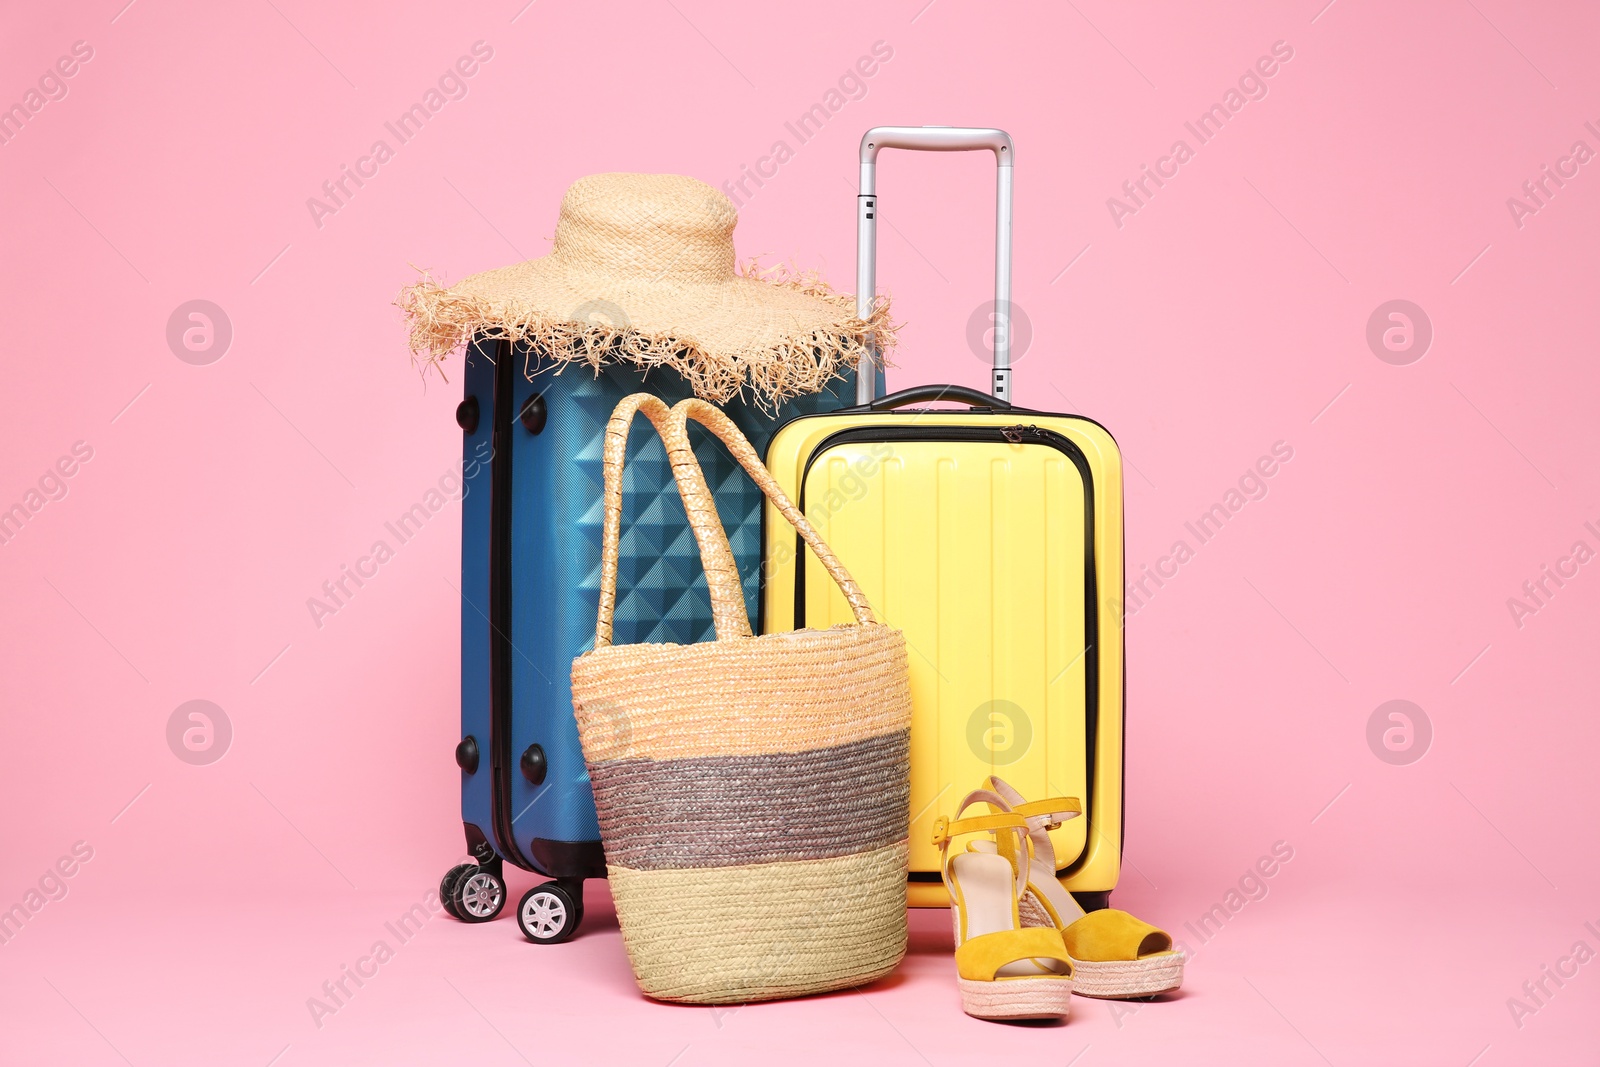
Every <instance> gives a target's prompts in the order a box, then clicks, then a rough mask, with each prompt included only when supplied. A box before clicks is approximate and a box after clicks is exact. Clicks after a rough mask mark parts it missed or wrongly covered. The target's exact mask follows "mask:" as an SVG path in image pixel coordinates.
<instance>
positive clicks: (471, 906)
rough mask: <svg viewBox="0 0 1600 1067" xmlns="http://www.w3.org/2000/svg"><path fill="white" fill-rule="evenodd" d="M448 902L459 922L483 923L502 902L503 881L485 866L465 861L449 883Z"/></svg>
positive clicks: (495, 911)
mask: <svg viewBox="0 0 1600 1067" xmlns="http://www.w3.org/2000/svg"><path fill="white" fill-rule="evenodd" d="M450 902H451V903H452V904H453V905H455V907H454V908H453V909H452V910H454V912H455V914H456V916H457V917H458V918H459V919H460V920H461V921H462V922H469V923H486V922H488V921H489V920H490V919H493V918H494V917H495V916H497V915H499V914H500V909H501V908H504V907H505V906H506V883H505V882H504V881H502V880H501V878H500V876H499V875H497V874H495V873H494V872H493V871H491V870H489V869H488V868H486V867H480V866H478V865H477V864H469V865H467V869H466V870H465V871H462V872H461V874H460V875H459V876H458V877H457V878H456V883H455V885H454V886H452V887H451V889H450Z"/></svg>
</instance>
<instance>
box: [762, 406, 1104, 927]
mask: <svg viewBox="0 0 1600 1067" xmlns="http://www.w3.org/2000/svg"><path fill="white" fill-rule="evenodd" d="M1008 431H1010V432H1011V433H1013V434H1014V435H1015V436H1017V438H1018V440H1017V441H1015V442H1013V441H1011V440H1007V439H1006V434H1007V432H1008ZM1037 431H1044V433H1042V434H1041V433H1038V432H1037ZM1052 438H1053V439H1052ZM1074 453H1075V455H1074ZM767 464H768V466H769V467H770V468H771V469H772V472H773V474H774V475H775V476H776V477H777V479H778V481H779V483H780V484H782V485H783V487H784V489H785V490H786V491H787V492H789V493H791V494H792V495H793V496H794V497H795V499H797V500H801V499H802V498H803V507H804V510H805V512H806V515H807V517H808V518H809V519H810V520H811V522H812V523H813V524H814V525H815V526H816V528H817V530H818V532H819V533H821V534H822V536H823V538H824V539H825V540H827V542H828V544H829V545H831V546H832V547H833V549H834V551H835V552H836V553H837V554H838V557H839V559H840V561H841V562H843V563H844V565H845V566H846V567H847V568H848V569H849V571H850V573H851V575H852V576H853V577H854V578H855V579H856V581H857V582H858V583H860V585H861V588H862V590H863V592H865V593H866V595H867V598H868V599H869V600H870V601H871V602H872V604H873V605H874V607H875V608H876V609H877V610H878V613H879V615H880V618H881V619H882V621H884V622H886V623H887V624H888V625H890V626H894V627H898V628H900V629H901V630H903V631H904V632H905V635H906V640H907V644H908V646H909V647H910V649H911V655H910V657H909V658H910V663H911V688H912V704H913V712H912V715H913V718H912V742H911V746H912V747H911V767H912V771H911V774H912V782H911V790H912V793H911V812H912V819H913V822H912V827H911V885H910V900H911V903H912V905H913V906H943V905H945V904H947V903H948V897H947V896H946V894H945V891H944V888H943V885H942V884H941V882H940V880H939V875H938V873H937V872H938V870H939V856H938V851H937V849H936V848H934V846H933V844H932V842H931V832H932V828H933V824H934V822H935V820H936V819H938V817H939V816H941V815H944V816H950V817H954V816H955V814H956V811H955V809H956V806H957V804H959V802H960V800H961V798H962V797H963V796H964V795H965V794H966V793H967V792H968V791H969V790H971V789H975V788H977V787H978V785H979V784H980V783H981V781H982V780H983V778H984V777H985V776H987V775H989V774H998V775H1000V776H1001V777H1002V778H1005V779H1006V780H1007V781H1008V782H1010V783H1011V784H1012V785H1014V786H1016V787H1017V788H1018V789H1020V790H1021V791H1022V793H1023V794H1024V795H1025V796H1028V797H1029V798H1030V799H1043V798H1045V797H1051V796H1062V795H1065V796H1076V797H1080V798H1081V799H1082V800H1083V805H1084V817H1082V818H1079V819H1075V820H1072V821H1069V822H1067V823H1064V824H1063V825H1062V826H1061V827H1060V828H1059V829H1057V830H1055V831H1053V832H1052V835H1051V836H1052V839H1053V842H1054V844H1055V848H1056V855H1057V859H1058V864H1059V872H1058V873H1059V874H1060V876H1061V879H1062V882H1063V884H1064V885H1065V886H1066V887H1067V888H1068V889H1069V890H1072V891H1074V892H1077V893H1080V894H1100V893H1105V892H1108V891H1109V890H1111V889H1112V888H1113V887H1114V886H1115V885H1116V881H1117V875H1118V871H1119V868H1120V865H1121V842H1122V822H1123V817H1122V816H1123V811H1122V800H1123V796H1122V792H1123V783H1122V742H1123V644H1122V638H1123V633H1122V620H1121V617H1120V611H1119V609H1118V604H1119V603H1120V596H1121V589H1122V582H1123V535H1122V460H1121V456H1120V453H1119V452H1118V449H1117V446H1116V443H1115V441H1113V440H1112V437H1111V435H1110V434H1109V433H1108V432H1106V430H1105V429H1104V428H1103V427H1101V426H1099V425H1098V424H1097V423H1094V422H1092V421H1090V420H1088V419H1083V418H1079V417H1076V416H1069V415H1052V414H1043V413H1036V412H1028V411H1024V410H1021V409H1009V410H1000V411H994V412H990V411H983V410H971V411H962V410H960V409H956V410H953V411H952V410H951V409H948V408H946V409H939V410H927V411H908V410H903V409H902V410H899V411H883V412H866V411H859V410H857V411H853V412H851V413H834V414H825V415H813V416H807V417H802V418H798V419H795V420H794V421H792V422H790V423H788V424H787V425H785V426H784V427H783V428H782V429H781V430H779V431H778V433H777V435H776V436H775V437H774V439H773V441H772V444H771V446H770V448H769V449H768V452H767ZM1086 490H1087V491H1086ZM796 550H797V545H796V542H795V539H794V536H793V534H792V532H791V531H790V530H789V529H788V527H787V525H786V524H784V523H783V522H782V521H781V519H780V518H779V517H777V516H776V514H775V513H773V512H771V511H770V509H769V514H768V515H767V521H766V549H765V557H766V562H765V581H764V583H763V601H764V603H763V622H762V629H763V632H765V633H772V632H777V631H781V630H788V629H793V628H795V626H796V625H797V624H800V623H803V624H804V625H807V626H812V627H823V626H829V625H833V624H834V623H841V622H848V621H849V620H850V612H849V609H848V607H847V606H846V604H845V602H844V599H843V598H842V597H840V596H838V595H837V593H835V592H832V591H831V590H830V589H829V585H830V583H828V582H827V581H826V575H825V573H824V572H823V571H822V570H821V568H820V566H819V565H818V564H817V562H816V560H815V558H814V557H811V556H810V555H809V553H805V554H803V555H802V554H797V551H796ZM797 559H804V560H806V561H807V562H806V563H805V566H804V570H803V571H801V572H799V573H798V574H797V567H796V560H797ZM797 579H798V582H799V585H800V587H801V588H800V590H799V593H800V597H801V599H800V600H799V601H797V599H796V594H797V588H796V585H797ZM797 603H798V604H799V605H801V606H802V610H799V611H797Z"/></svg>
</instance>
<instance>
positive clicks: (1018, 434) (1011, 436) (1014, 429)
mask: <svg viewBox="0 0 1600 1067" xmlns="http://www.w3.org/2000/svg"><path fill="white" fill-rule="evenodd" d="M1025 429H1026V427H1023V426H1003V427H1001V429H1000V432H1001V433H1002V434H1004V435H1005V439H1006V440H1007V441H1010V442H1011V443H1012V444H1014V445H1020V444H1021V443H1022V434H1023V431H1024V430H1025Z"/></svg>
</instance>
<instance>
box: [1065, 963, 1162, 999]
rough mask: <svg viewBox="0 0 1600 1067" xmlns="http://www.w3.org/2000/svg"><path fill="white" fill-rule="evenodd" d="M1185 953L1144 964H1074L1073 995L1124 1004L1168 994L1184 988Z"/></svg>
mask: <svg viewBox="0 0 1600 1067" xmlns="http://www.w3.org/2000/svg"><path fill="white" fill-rule="evenodd" d="M1183 959H1184V957H1183V953H1181V952H1173V953H1170V954H1163V955H1160V956H1147V957H1146V958H1144V959H1142V960H1102V961H1098V962H1097V961H1095V960H1073V961H1072V979H1073V990H1072V991H1073V992H1074V993H1076V994H1078V995H1079V996H1080V997H1097V998H1100V999H1102V1000H1124V999H1127V998H1129V997H1153V996H1155V995H1156V994H1157V993H1169V992H1171V991H1172V990H1174V989H1177V988H1178V987H1179V986H1181V985H1182V984H1183Z"/></svg>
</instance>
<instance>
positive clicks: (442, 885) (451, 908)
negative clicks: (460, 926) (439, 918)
mask: <svg viewBox="0 0 1600 1067" xmlns="http://www.w3.org/2000/svg"><path fill="white" fill-rule="evenodd" d="M477 868H478V865H477V864H476V863H458V864H456V865H455V866H454V867H451V868H450V869H449V870H448V871H445V872H444V878H442V879H441V880H440V881H439V903H441V904H443V905H444V910H445V911H448V912H449V913H450V914H451V915H454V916H455V917H456V918H458V919H459V918H461V913H460V912H459V911H457V910H456V901H455V892H456V882H457V880H459V879H460V877H461V876H462V875H463V874H466V873H467V872H468V871H473V870H477Z"/></svg>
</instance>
